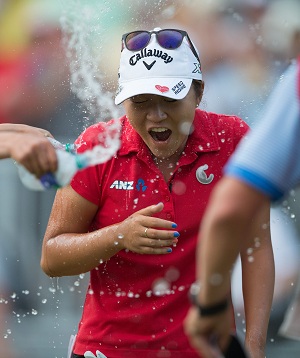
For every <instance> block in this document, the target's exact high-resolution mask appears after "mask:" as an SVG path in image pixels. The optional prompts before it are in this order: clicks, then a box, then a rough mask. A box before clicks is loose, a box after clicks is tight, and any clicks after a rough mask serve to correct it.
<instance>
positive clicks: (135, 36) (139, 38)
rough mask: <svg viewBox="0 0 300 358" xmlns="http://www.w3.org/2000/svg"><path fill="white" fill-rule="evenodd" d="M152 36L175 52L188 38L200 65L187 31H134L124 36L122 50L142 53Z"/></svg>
mask: <svg viewBox="0 0 300 358" xmlns="http://www.w3.org/2000/svg"><path fill="white" fill-rule="evenodd" d="M152 34H155V35H156V40H157V42H158V44H159V45H160V46H161V47H162V48H165V49H167V50H175V49H177V48H178V47H180V46H181V44H182V41H183V39H184V37H186V38H187V40H188V43H189V46H190V48H191V50H192V52H193V54H194V55H195V57H196V59H197V60H198V61H199V63H200V59H199V56H198V53H197V51H196V49H195V47H194V45H193V43H192V41H191V39H190V37H189V35H188V33H187V32H186V31H183V30H177V29H163V30H158V31H144V30H141V31H132V32H128V33H126V34H124V35H123V36H122V50H121V51H123V49H124V45H125V47H126V48H127V50H129V51H140V50H142V49H143V48H145V47H146V46H147V45H148V44H149V42H150V40H151V36H152Z"/></svg>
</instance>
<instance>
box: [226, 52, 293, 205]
mask: <svg viewBox="0 0 300 358" xmlns="http://www.w3.org/2000/svg"><path fill="white" fill-rule="evenodd" d="M299 87H300V58H299V59H298V62H295V63H293V64H291V65H290V67H289V68H288V69H287V70H286V71H285V73H284V74H283V75H282V76H281V78H280V81H279V83H278V84H277V86H276V87H275V89H274V91H273V93H272V95H271V96H270V98H269V100H268V102H267V104H266V107H265V112H264V116H263V119H262V120H261V121H260V122H259V123H258V124H257V125H256V127H255V128H254V130H253V131H251V132H250V134H249V135H247V136H246V137H245V139H244V140H243V141H242V142H241V144H240V145H239V146H238V149H237V151H236V152H235V153H234V154H233V155H232V157H231V159H230V160H229V162H228V164H227V165H226V166H225V168H224V171H225V174H226V175H227V176H231V177H236V178H237V179H240V180H242V181H243V182H245V183H246V184H248V185H250V186H252V187H254V188H255V189H257V190H259V191H261V192H262V193H263V194H265V195H267V196H268V197H270V198H271V199H272V200H274V201H275V200H278V199H280V198H281V197H282V196H283V195H285V194H287V193H288V191H289V190H291V189H292V188H293V187H295V186H297V184H300V95H299V92H300V91H299Z"/></svg>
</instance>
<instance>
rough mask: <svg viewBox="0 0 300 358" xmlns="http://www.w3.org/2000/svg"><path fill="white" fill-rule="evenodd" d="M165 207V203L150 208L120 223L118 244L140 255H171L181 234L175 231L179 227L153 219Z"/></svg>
mask: <svg viewBox="0 0 300 358" xmlns="http://www.w3.org/2000/svg"><path fill="white" fill-rule="evenodd" d="M163 207H164V206H163V203H159V204H157V205H151V206H148V207H146V208H144V209H142V210H139V211H137V212H136V213H134V214H133V215H131V216H129V217H128V218H127V219H126V220H124V221H123V222H122V223H120V224H119V225H118V226H117V228H116V235H117V240H118V244H120V245H121V247H122V248H123V249H128V250H130V251H133V252H136V253H139V254H169V253H171V252H172V246H174V245H176V244H177V242H178V237H179V232H178V231H174V230H173V229H175V228H176V227H177V225H176V224H175V223H173V222H171V221H168V220H163V219H159V218H156V217H153V215H155V214H156V213H159V212H160V211H162V209H163ZM119 247H120V246H119Z"/></svg>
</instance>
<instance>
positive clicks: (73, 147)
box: [47, 137, 77, 153]
mask: <svg viewBox="0 0 300 358" xmlns="http://www.w3.org/2000/svg"><path fill="white" fill-rule="evenodd" d="M47 139H48V140H49V142H50V143H51V144H52V145H53V147H54V148H55V149H61V150H65V151H66V152H70V153H76V150H77V146H76V144H74V143H66V144H62V143H61V142H59V141H58V140H56V139H54V138H51V137H47Z"/></svg>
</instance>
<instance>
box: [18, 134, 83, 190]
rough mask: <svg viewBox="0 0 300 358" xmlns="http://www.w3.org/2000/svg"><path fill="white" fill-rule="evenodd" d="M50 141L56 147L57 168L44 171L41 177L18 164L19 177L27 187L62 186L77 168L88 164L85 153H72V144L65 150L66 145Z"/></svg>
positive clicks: (41, 188)
mask: <svg viewBox="0 0 300 358" xmlns="http://www.w3.org/2000/svg"><path fill="white" fill-rule="evenodd" d="M50 141H51V143H52V144H53V146H54V147H55V148H56V155H57V160H58V168H57V171H56V172H55V173H46V174H44V175H43V176H42V177H41V178H37V177H36V176H35V175H34V174H32V173H30V172H29V171H28V170H27V169H25V168H24V167H23V166H22V165H20V164H18V171H19V177H20V179H21V182H22V183H23V184H24V185H25V186H26V187H27V188H28V189H31V190H46V189H51V188H60V187H63V186H65V185H68V184H69V183H70V182H71V180H72V178H73V176H74V175H75V173H76V172H77V171H78V170H81V169H84V168H86V167H87V166H88V165H89V159H88V157H87V156H86V155H85V154H76V153H74V148H75V147H73V149H71V148H72V146H69V148H70V149H68V150H69V151H67V145H63V144H62V143H60V142H58V141H56V140H53V139H52V138H51V139H50ZM71 150H72V151H73V152H71Z"/></svg>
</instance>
